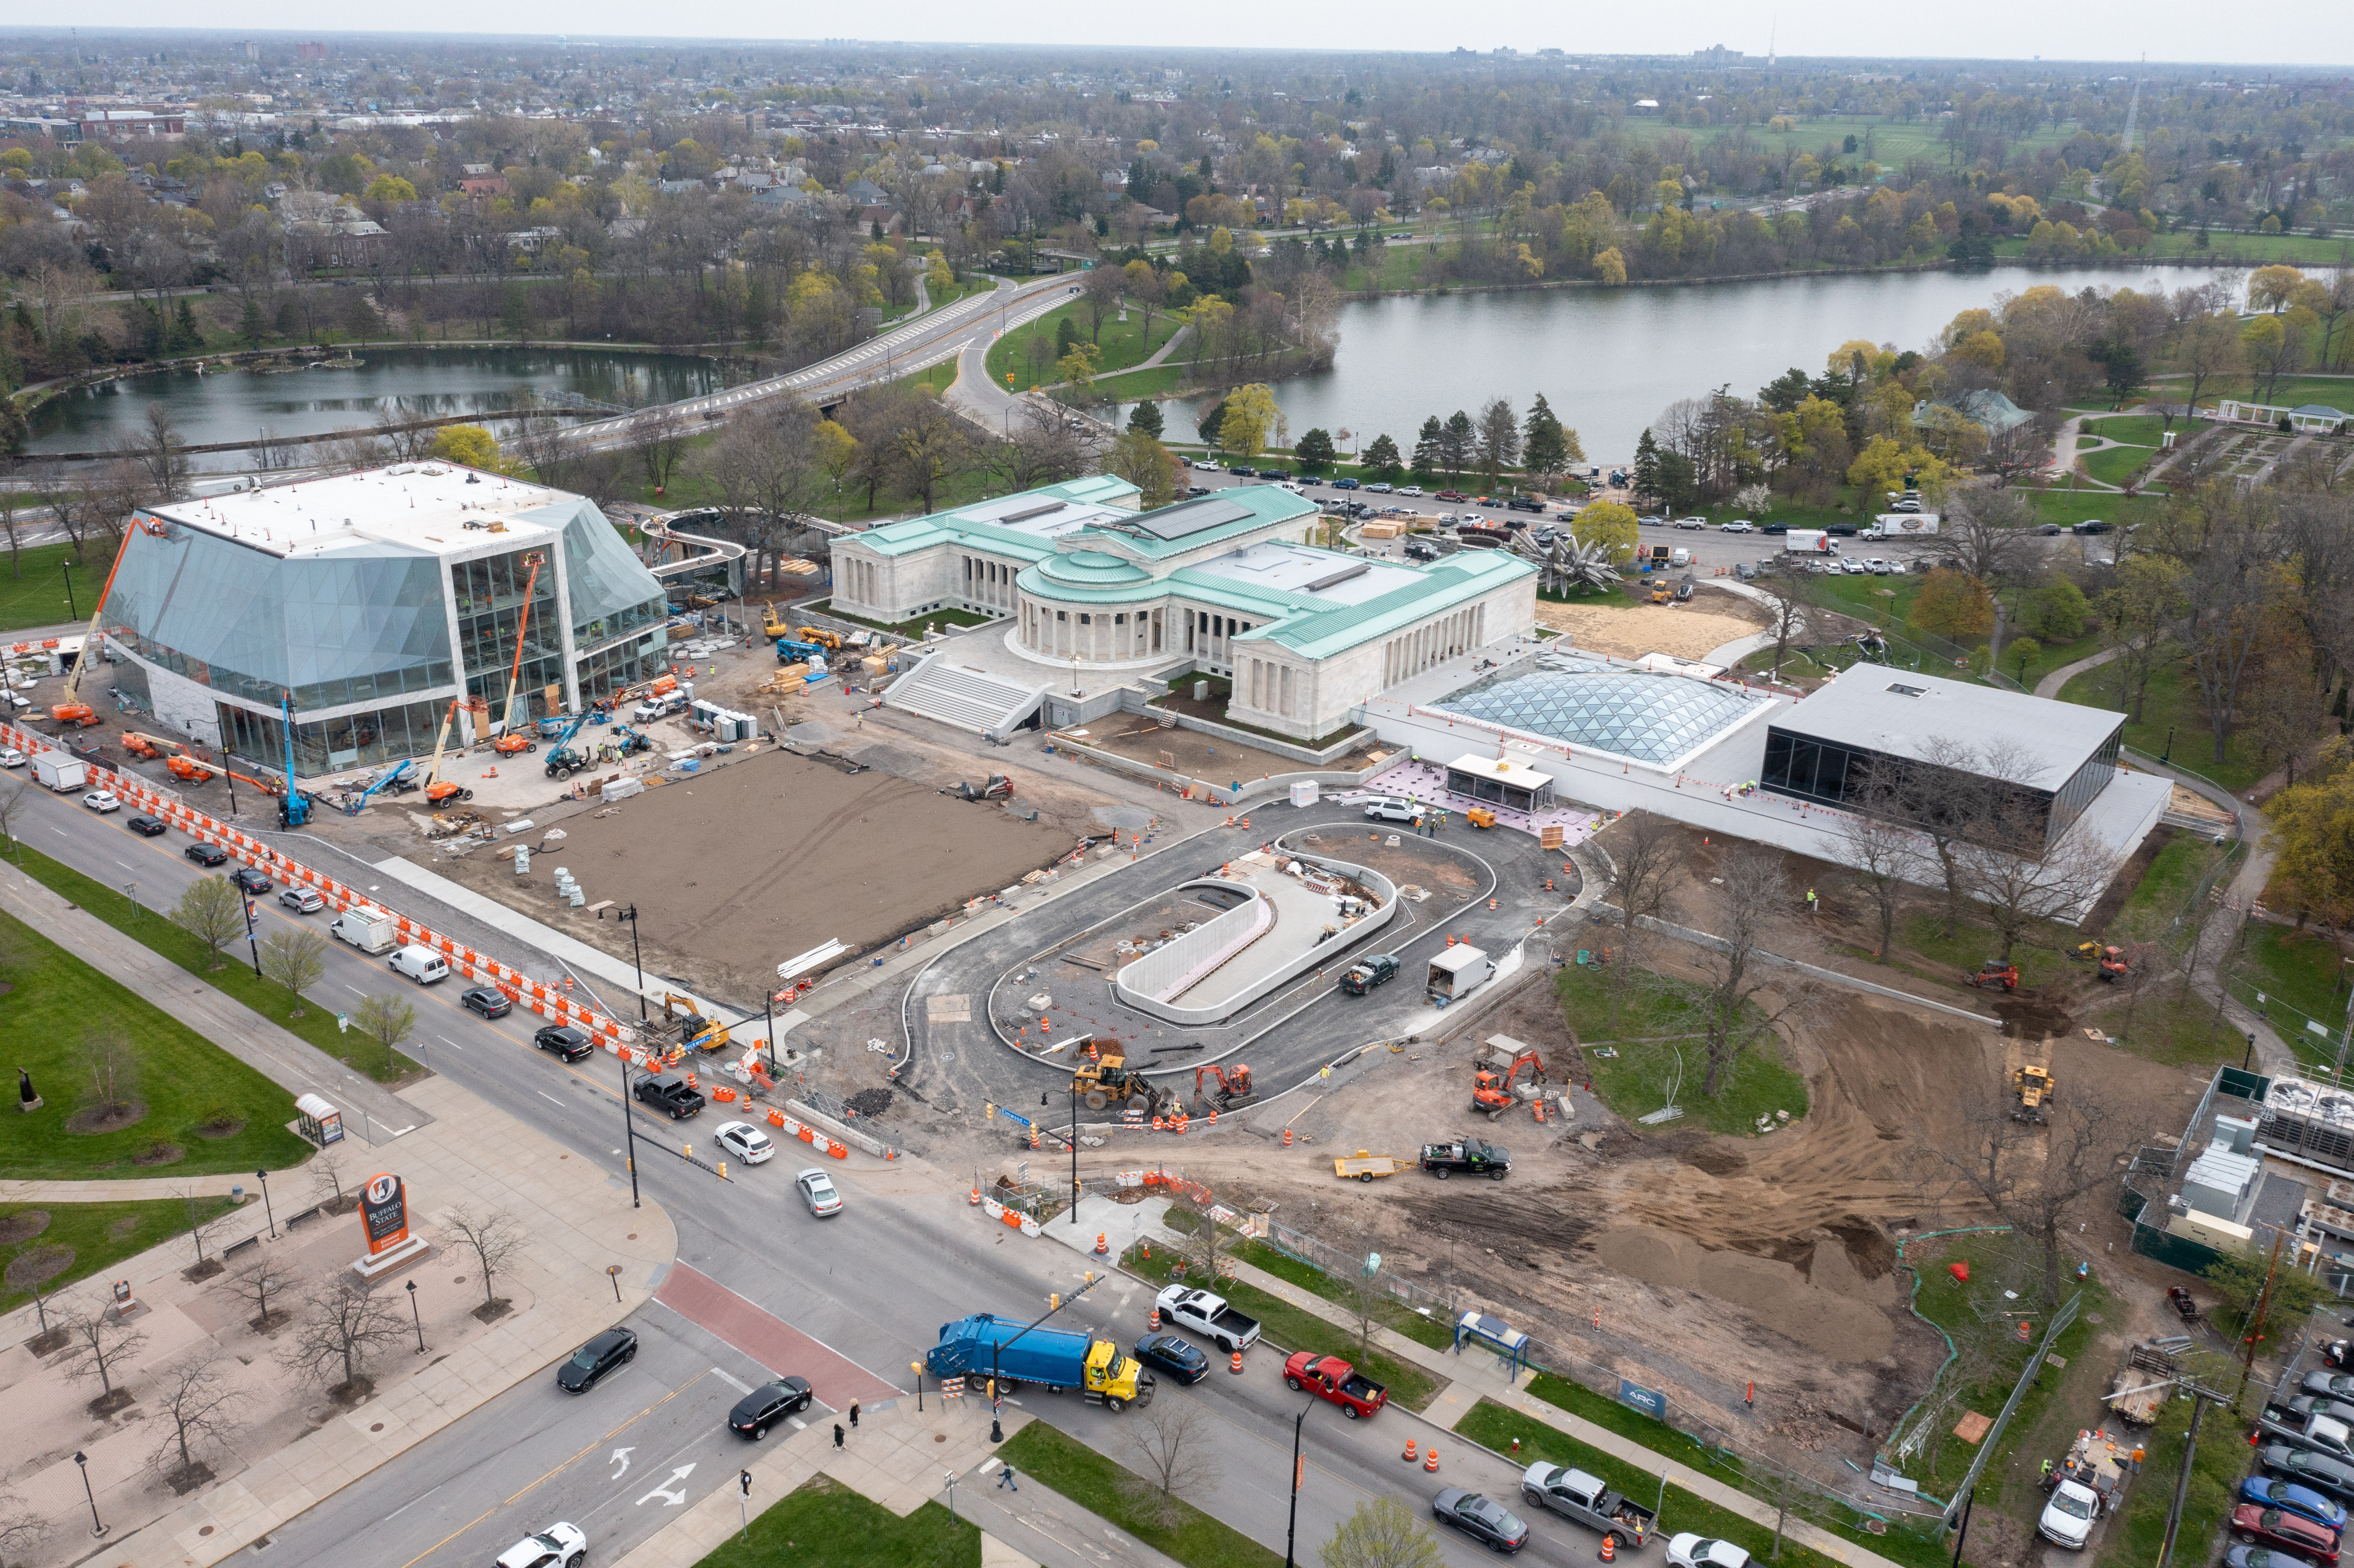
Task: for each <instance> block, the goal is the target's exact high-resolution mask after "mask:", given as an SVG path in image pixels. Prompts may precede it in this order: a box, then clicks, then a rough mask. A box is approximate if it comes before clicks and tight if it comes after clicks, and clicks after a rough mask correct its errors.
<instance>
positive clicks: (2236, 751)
mask: <svg viewBox="0 0 2354 1568" xmlns="http://www.w3.org/2000/svg"><path fill="white" fill-rule="evenodd" d="M2105 675H2106V676H2108V677H2109V679H2108V680H2107V682H2105V683H2104V682H2103V681H2102V677H2103V676H2105ZM2115 689H2116V683H2115V674H2114V673H2112V672H2111V671H2110V670H2109V668H2108V666H2106V665H2103V666H2102V667H2101V668H2099V669H2097V670H2087V671H2085V672H2084V673H2083V674H2081V675H2079V676H2077V677H2076V678H2075V679H2074V680H2073V681H2071V682H2069V683H2067V684H2066V685H2065V686H2062V687H2061V688H2060V700H2061V701H2062V702H2063V703H2082V704H2084V705H2085V706H2087V707H2095V708H2105V707H2109V706H2111V705H2113V703H2114V701H2115ZM2169 736H2170V737H2171V738H2172V742H2173V744H2172V747H2171V748H2170V750H2169V747H2168V737H2169ZM2126 746H2128V747H2132V748H2133V749H2134V750H2136V751H2138V752H2140V753H2141V754H2142V755H2143V756H2145V757H2158V758H2165V759H2166V761H2167V762H2168V765H2169V766H2171V767H2174V768H2181V769H2182V770H2183V771H2184V772H2187V773H2195V774H2197V775H2199V776H2200V778H2202V779H2211V780H2212V781H2213V782H2215V783H2217V784H2220V785H2221V786H2222V787H2223V788H2225V789H2229V790H2231V791H2232V793H2234V794H2238V793H2240V792H2242V791H2243V790H2245V789H2247V788H2248V787H2249V786H2250V785H2252V784H2253V783H2255V782H2256V781H2257V780H2258V779H2262V778H2263V777H2264V774H2265V773H2266V772H2268V771H2269V770H2270V765H2269V764H2268V763H2266V762H2265V761H2264V758H2263V756H2262V754H2261V753H2260V752H2259V751H2258V750H2257V748H2256V743H2255V742H2254V741H2253V739H2252V738H2250V735H2249V731H2248V729H2247V728H2246V726H2242V727H2241V728H2240V729H2238V730H2236V731H2234V732H2233V733H2232V736H2231V738H2230V740H2229V741H2227V742H2226V743H2225V744H2224V747H2223V759H2222V760H2221V761H2220V762H2218V761H2217V760H2216V759H2215V741H2214V736H2213V734H2212V732H2211V730H2210V729H2209V727H2208V725H2207V720H2206V718H2205V716H2204V715H2202V714H2201V713H2200V702H2199V686H2198V683H2197V681H2196V680H2195V679H2194V678H2193V677H2192V676H2191V673H2190V670H2189V669H2188V668H2187V667H2185V666H2184V665H2182V664H2180V663H2172V664H2162V665H2160V666H2159V667H2158V669H2157V670H2156V671H2154V672H2152V673H2151V675H2150V677H2149V691H2148V694H2147V698H2146V699H2145V700H2144V702H2143V704H2142V710H2141V719H2140V721H2139V722H2138V723H2137V722H2136V721H2135V720H2134V718H2133V717H2132V715H2126Z"/></svg>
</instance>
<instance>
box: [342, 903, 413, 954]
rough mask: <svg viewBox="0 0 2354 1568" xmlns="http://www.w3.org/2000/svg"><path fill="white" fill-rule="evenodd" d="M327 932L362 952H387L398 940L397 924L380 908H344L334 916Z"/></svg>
mask: <svg viewBox="0 0 2354 1568" xmlns="http://www.w3.org/2000/svg"><path fill="white" fill-rule="evenodd" d="M327 934H328V935H329V936H331V937H333V938H335V940H337V941H339V942H349V943H350V944H351V945H352V946H353V947H355V948H358V949H359V950H360V951H361V952H363V953H388V952H390V951H392V949H393V948H394V946H395V945H396V944H398V942H399V940H400V928H399V926H398V923H397V922H396V921H395V920H394V919H393V917H392V916H389V915H387V914H386V913H384V912H383V911H382V910H380V909H346V910H345V911H344V912H343V913H342V914H341V915H338V916H335V923H334V925H332V926H330V927H327Z"/></svg>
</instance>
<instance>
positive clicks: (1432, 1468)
mask: <svg viewBox="0 0 2354 1568" xmlns="http://www.w3.org/2000/svg"><path fill="white" fill-rule="evenodd" d="M1422 1467H1423V1468H1424V1469H1425V1470H1426V1471H1428V1472H1429V1473H1430V1474H1432V1475H1437V1473H1438V1445H1437V1444H1436V1443H1434V1444H1432V1445H1431V1446H1429V1447H1427V1448H1426V1449H1424V1450H1423V1454H1422Z"/></svg>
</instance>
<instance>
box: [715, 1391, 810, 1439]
mask: <svg viewBox="0 0 2354 1568" xmlns="http://www.w3.org/2000/svg"><path fill="white" fill-rule="evenodd" d="M810 1399H811V1394H810V1385H809V1379H807V1378H802V1377H780V1378H779V1379H778V1380H777V1381H776V1382H774V1383H762V1384H761V1385H760V1386H759V1387H758V1388H756V1389H754V1390H753V1391H752V1392H751V1393H748V1394H746V1395H745V1396H744V1397H743V1398H741V1399H739V1400H737V1402H736V1408H735V1409H733V1410H731V1411H729V1412H728V1413H727V1430H729V1431H730V1432H733V1433H734V1434H736V1436H738V1437H746V1438H749V1439H750V1440H751V1441H753V1442H755V1443H758V1441H759V1440H760V1439H761V1438H763V1437H766V1436H768V1435H769V1427H771V1426H773V1425H776V1424H777V1423H778V1422H779V1421H782V1420H783V1419H784V1418H785V1417H786V1416H788V1415H793V1414H799V1413H800V1412H801V1411H804V1410H807V1409H808V1408H809V1407H810Z"/></svg>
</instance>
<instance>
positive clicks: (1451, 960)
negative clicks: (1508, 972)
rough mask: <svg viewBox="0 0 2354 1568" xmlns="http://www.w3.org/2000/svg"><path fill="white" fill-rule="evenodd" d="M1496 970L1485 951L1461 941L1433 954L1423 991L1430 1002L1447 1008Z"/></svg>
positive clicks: (1487, 979)
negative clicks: (1448, 1004) (1450, 1003)
mask: <svg viewBox="0 0 2354 1568" xmlns="http://www.w3.org/2000/svg"><path fill="white" fill-rule="evenodd" d="M1495 973H1496V966H1495V964H1494V963H1493V962H1492V961H1491V960H1490V959H1489V957H1488V955H1487V954H1486V953H1484V952H1482V951H1480V950H1479V948H1474V947H1471V946H1470V945H1469V944H1468V943H1461V942H1458V943H1457V944H1456V945H1455V946H1454V947H1451V948H1447V949H1446V950H1445V951H1443V952H1439V953H1435V954H1433V955H1432V956H1431V959H1430V973H1429V975H1428V977H1427V978H1426V980H1424V982H1423V990H1424V991H1426V993H1427V994H1428V995H1429V997H1430V1000H1431V1001H1435V1002H1437V1003H1438V1005H1439V1006H1441V1007H1445V1006H1446V1005H1447V1003H1449V1002H1451V1001H1461V1000H1462V999H1463V998H1465V997H1466V996H1469V995H1470V994H1471V992H1472V991H1476V990H1478V989H1479V987H1480V986H1482V985H1484V984H1486V983H1487V982H1488V981H1489V980H1491V979H1493V978H1494V976H1495Z"/></svg>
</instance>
